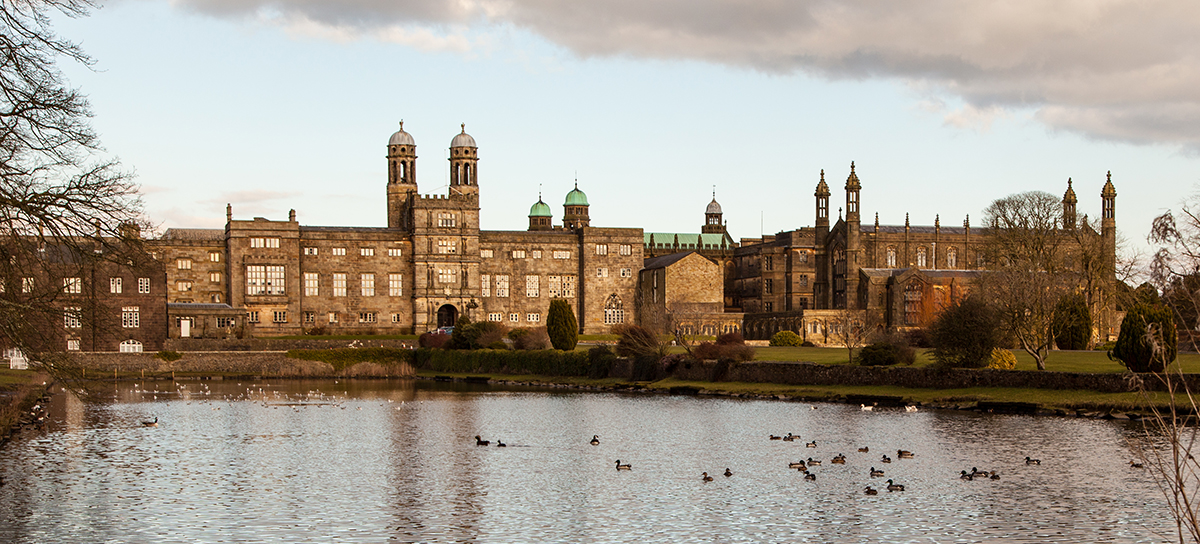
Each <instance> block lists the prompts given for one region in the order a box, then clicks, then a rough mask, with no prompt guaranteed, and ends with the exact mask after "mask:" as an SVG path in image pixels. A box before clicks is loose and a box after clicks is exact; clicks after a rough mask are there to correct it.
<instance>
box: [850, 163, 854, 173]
mask: <svg viewBox="0 0 1200 544" xmlns="http://www.w3.org/2000/svg"><path fill="white" fill-rule="evenodd" d="M850 173H851V174H853V173H854V161H850Z"/></svg>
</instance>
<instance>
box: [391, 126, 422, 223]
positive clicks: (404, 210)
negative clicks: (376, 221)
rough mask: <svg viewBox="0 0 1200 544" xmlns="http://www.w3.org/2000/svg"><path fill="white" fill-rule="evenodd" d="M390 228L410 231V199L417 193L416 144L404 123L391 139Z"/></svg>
mask: <svg viewBox="0 0 1200 544" xmlns="http://www.w3.org/2000/svg"><path fill="white" fill-rule="evenodd" d="M387 163H388V184H387V195H388V204H387V205H388V227H390V228H408V227H410V226H411V225H410V221H409V219H410V217H409V216H410V215H411V214H410V213H409V211H408V201H409V197H411V196H412V195H413V194H415V193H416V192H417V143H416V140H413V137H412V134H409V133H407V132H405V131H404V121H400V130H397V131H396V133H395V134H392V137H391V138H389V139H388V146H387Z"/></svg>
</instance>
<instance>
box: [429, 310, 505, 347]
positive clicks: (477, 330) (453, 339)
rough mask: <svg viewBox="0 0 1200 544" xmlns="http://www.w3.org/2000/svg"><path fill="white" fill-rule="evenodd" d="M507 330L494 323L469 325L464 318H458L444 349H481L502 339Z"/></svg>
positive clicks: (484, 322) (482, 322) (469, 322)
mask: <svg viewBox="0 0 1200 544" xmlns="http://www.w3.org/2000/svg"><path fill="white" fill-rule="evenodd" d="M507 332H508V330H507V329H506V328H505V327H504V325H501V324H499V323H496V322H494V321H480V322H478V323H471V321H470V320H469V319H467V317H466V316H463V317H460V318H459V319H458V322H457V323H456V324H455V325H454V334H452V335H450V342H449V343H447V344H446V345H445V346H443V347H445V348H446V349H482V348H483V347H485V346H489V345H491V344H493V343H495V342H498V341H500V340H501V339H502V338H504V335H505V333H507Z"/></svg>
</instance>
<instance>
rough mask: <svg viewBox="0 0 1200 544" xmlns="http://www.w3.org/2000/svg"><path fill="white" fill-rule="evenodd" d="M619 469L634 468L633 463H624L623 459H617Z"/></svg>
mask: <svg viewBox="0 0 1200 544" xmlns="http://www.w3.org/2000/svg"><path fill="white" fill-rule="evenodd" d="M617 470H633V465H622V464H621V460H620V459H617Z"/></svg>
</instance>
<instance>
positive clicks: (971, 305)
mask: <svg viewBox="0 0 1200 544" xmlns="http://www.w3.org/2000/svg"><path fill="white" fill-rule="evenodd" d="M999 326H1000V321H999V318H998V316H997V315H996V312H995V311H993V310H992V309H991V307H989V306H988V305H987V304H986V303H984V302H983V301H982V300H981V299H979V298H978V297H967V298H964V299H960V300H958V301H956V302H955V303H953V304H951V305H950V307H949V308H946V309H945V310H944V311H943V312H942V313H941V314H939V315H938V316H937V318H936V319H934V320H933V324H932V325H930V327H929V339H930V341H931V342H932V343H933V358H934V359H935V360H936V361H937V362H938V363H939V364H942V365H945V366H951V367H964V368H979V367H982V366H983V365H985V364H987V361H988V359H989V357H991V355H992V349H993V348H995V347H996V344H997V343H998V342H999V341H1000V332H999Z"/></svg>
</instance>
